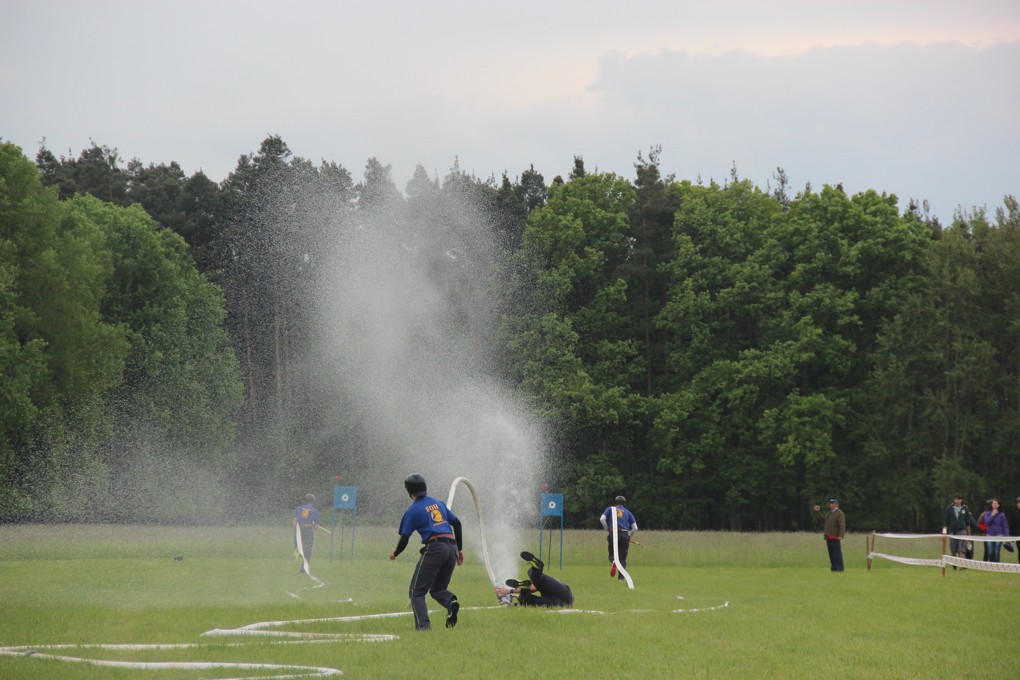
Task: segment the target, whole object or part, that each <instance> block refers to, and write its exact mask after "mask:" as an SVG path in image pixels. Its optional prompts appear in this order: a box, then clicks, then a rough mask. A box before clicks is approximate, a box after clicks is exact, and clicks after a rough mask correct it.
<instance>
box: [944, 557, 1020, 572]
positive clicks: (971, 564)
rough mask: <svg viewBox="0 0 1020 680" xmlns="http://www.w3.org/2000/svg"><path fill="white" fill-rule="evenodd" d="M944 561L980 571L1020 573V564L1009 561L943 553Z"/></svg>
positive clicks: (955, 565)
mask: <svg viewBox="0 0 1020 680" xmlns="http://www.w3.org/2000/svg"><path fill="white" fill-rule="evenodd" d="M942 559H943V561H945V563H946V564H951V565H952V566H954V567H961V568H963V569H976V570H978V571H998V572H1005V573H1011V574H1020V564H1009V563H1008V562H983V561H981V560H968V559H966V558H963V557H954V556H952V555H943V556H942Z"/></svg>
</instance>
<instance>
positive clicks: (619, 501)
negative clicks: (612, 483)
mask: <svg viewBox="0 0 1020 680" xmlns="http://www.w3.org/2000/svg"><path fill="white" fill-rule="evenodd" d="M613 502H614V503H616V504H617V505H622V504H623V503H626V502H627V499H626V498H624V497H623V496H617V497H616V498H615V499H614V500H613Z"/></svg>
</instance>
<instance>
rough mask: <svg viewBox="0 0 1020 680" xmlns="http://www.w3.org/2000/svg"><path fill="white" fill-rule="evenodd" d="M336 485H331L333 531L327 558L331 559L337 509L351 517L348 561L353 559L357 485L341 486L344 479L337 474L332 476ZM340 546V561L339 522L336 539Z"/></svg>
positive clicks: (341, 542)
mask: <svg viewBox="0 0 1020 680" xmlns="http://www.w3.org/2000/svg"><path fill="white" fill-rule="evenodd" d="M333 481H334V482H335V483H336V485H335V486H334V487H333V532H330V535H329V560H330V562H332V561H333V533H334V532H335V531H336V527H337V523H338V518H337V511H340V512H341V513H345V514H348V515H349V516H350V518H351V556H350V561H351V562H353V561H354V534H355V530H356V529H357V526H358V487H356V486H341V482H343V481H344V478H343V477H340V476H337V477H334V478H333ZM338 543H339V546H340V556H339V559H340V561H343V558H344V524H343V523H340V540H339V541H338Z"/></svg>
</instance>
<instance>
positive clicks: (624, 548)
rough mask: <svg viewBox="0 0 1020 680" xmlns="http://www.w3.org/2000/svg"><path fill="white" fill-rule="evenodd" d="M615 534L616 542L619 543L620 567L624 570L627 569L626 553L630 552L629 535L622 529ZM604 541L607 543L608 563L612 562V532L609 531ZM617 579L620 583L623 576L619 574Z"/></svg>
mask: <svg viewBox="0 0 1020 680" xmlns="http://www.w3.org/2000/svg"><path fill="white" fill-rule="evenodd" d="M616 533H617V535H618V536H619V538H618V539H617V541H618V542H619V545H618V548H619V550H620V566H621V567H623V568H624V569H626V568H627V553H628V552H630V534H629V533H628V532H627V531H626V530H624V529H620V530H619V531H617V532H616ZM606 541H607V542H608V543H609V561H610V562H612V561H613V532H612V531H610V532H609V534H608V535H607V536H606ZM619 579H620V580H621V581H622V580H623V574H620V576H619Z"/></svg>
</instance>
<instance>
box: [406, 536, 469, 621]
mask: <svg viewBox="0 0 1020 680" xmlns="http://www.w3.org/2000/svg"><path fill="white" fill-rule="evenodd" d="M456 566H457V542H456V541H454V540H453V539H452V538H437V539H435V540H434V541H430V542H428V543H426V544H425V547H424V548H422V549H421V557H419V558H418V564H416V565H415V567H414V573H413V574H412V575H411V586H410V588H409V589H408V594H409V595H410V596H411V609H413V610H414V627H415V628H416V629H417V630H425V629H427V628H431V626H432V624H431V622H430V621H429V610H428V607H427V606H426V605H425V594H426V593H428V594H430V595H432V599H434V600H435V601H436V602H438V603H439V604H441V605H443V608H444V609H449V608H450V603H451V602H453V601H454V600H456V599H457V596H456V595H454V594H453V593H451V592H450V591H449V590H448V588H449V585H450V579H451V578H453V569H454V567H456Z"/></svg>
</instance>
